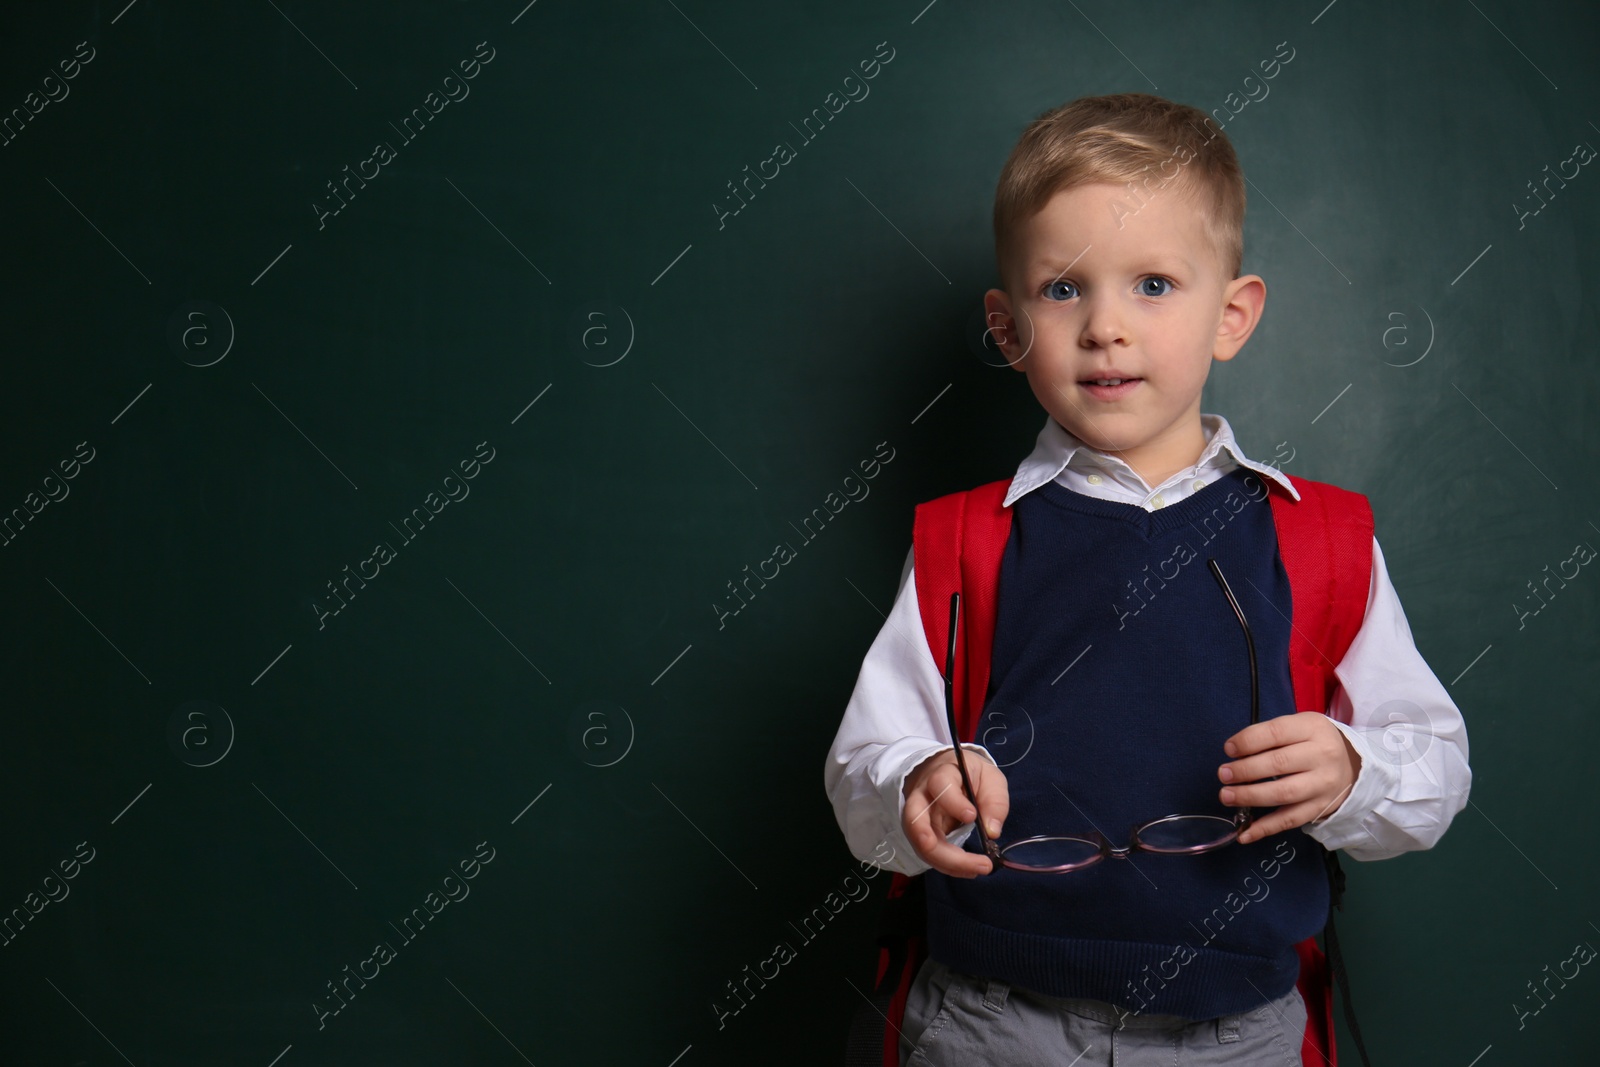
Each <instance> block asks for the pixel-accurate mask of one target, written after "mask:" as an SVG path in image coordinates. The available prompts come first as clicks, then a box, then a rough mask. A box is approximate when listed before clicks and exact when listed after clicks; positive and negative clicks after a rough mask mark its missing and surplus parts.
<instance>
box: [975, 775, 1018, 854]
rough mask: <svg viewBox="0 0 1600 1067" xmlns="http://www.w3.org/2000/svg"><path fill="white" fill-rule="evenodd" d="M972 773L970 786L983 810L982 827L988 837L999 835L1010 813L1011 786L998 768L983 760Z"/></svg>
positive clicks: (980, 808) (979, 806)
mask: <svg viewBox="0 0 1600 1067" xmlns="http://www.w3.org/2000/svg"><path fill="white" fill-rule="evenodd" d="M978 762H979V764H980V767H979V769H978V770H977V773H976V774H975V775H974V778H973V783H972V788H973V790H974V791H975V792H976V793H977V794H978V808H979V810H981V811H982V812H983V828H984V830H985V831H987V832H988V834H989V836H990V837H999V836H1000V831H1001V829H1002V828H1003V827H1004V826H1005V823H1006V817H1007V816H1009V815H1010V814H1011V787H1010V785H1009V784H1007V782H1006V776H1005V775H1004V774H1002V773H1001V772H1000V768H998V767H996V766H994V765H992V764H989V763H987V762H985V761H983V760H979V761H978Z"/></svg>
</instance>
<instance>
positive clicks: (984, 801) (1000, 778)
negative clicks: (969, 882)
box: [900, 748, 1011, 878]
mask: <svg viewBox="0 0 1600 1067" xmlns="http://www.w3.org/2000/svg"><path fill="white" fill-rule="evenodd" d="M961 755H962V758H963V759H964V761H965V762H966V765H967V774H968V776H970V777H971V779H972V791H973V793H974V795H976V796H977V798H978V805H979V807H981V808H982V810H983V826H984V829H985V830H986V831H988V834H989V836H990V837H991V838H998V837H999V836H1000V829H1001V827H1003V826H1004V825H1005V821H1006V815H1007V814H1009V813H1010V811H1011V793H1010V790H1009V789H1008V788H1007V786H1006V777H1005V775H1003V774H1001V773H1000V768H999V767H996V766H995V765H994V764H993V763H990V762H989V761H988V760H986V759H984V758H983V757H982V756H980V755H979V754H978V753H976V752H973V751H972V750H971V749H962V751H961ZM905 794H906V803H905V810H904V812H903V814H902V815H901V820H900V825H901V829H902V830H904V831H905V835H906V839H907V840H908V841H910V842H911V847H912V848H914V849H916V851H917V855H918V856H920V857H922V862H924V863H926V864H928V865H930V866H931V867H933V868H934V869H935V870H937V871H941V872H943V873H944V874H948V875H952V876H954V877H957V878H976V877H978V876H979V875H981V874H989V873H991V871H992V870H993V867H994V865H993V864H992V863H991V862H990V860H989V857H988V856H986V855H983V854H982V853H975V852H968V851H966V850H965V849H963V848H962V847H960V846H959V845H952V844H951V843H950V842H949V841H948V840H946V838H945V835H946V834H948V833H950V831H952V830H954V829H956V828H957V827H960V826H964V825H966V824H967V823H969V822H973V821H974V820H975V819H976V817H977V813H976V812H974V811H973V808H972V802H971V801H970V800H968V799H967V794H966V791H965V790H963V789H962V788H961V768H960V767H958V766H956V754H955V750H954V749H949V748H947V749H944V750H943V751H940V752H935V753H934V754H933V755H931V756H929V757H928V758H927V759H925V760H923V761H922V762H921V763H919V764H917V765H916V767H915V768H913V769H912V771H911V773H910V774H908V775H906V783H905ZM973 833H977V830H976V829H974V830H973Z"/></svg>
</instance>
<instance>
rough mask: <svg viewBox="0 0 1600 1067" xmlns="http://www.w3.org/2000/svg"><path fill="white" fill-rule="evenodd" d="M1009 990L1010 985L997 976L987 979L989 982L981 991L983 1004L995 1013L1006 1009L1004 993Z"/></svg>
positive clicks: (997, 1013)
mask: <svg viewBox="0 0 1600 1067" xmlns="http://www.w3.org/2000/svg"><path fill="white" fill-rule="evenodd" d="M1010 992H1011V987H1010V986H1009V985H1007V984H1006V983H1005V982H1002V981H1000V979H998V978H991V979H989V984H988V987H987V988H986V989H984V991H983V1006H984V1007H986V1008H988V1009H989V1010H990V1011H992V1012H994V1013H995V1014H996V1015H999V1014H1001V1013H1003V1012H1004V1011H1005V1010H1006V995H1007V994H1009V993H1010Z"/></svg>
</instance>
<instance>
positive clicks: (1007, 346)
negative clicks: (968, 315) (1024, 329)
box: [983, 289, 1031, 371]
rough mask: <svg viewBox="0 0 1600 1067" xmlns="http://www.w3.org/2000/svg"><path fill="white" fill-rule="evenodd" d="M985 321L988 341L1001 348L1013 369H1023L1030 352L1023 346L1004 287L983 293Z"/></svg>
mask: <svg viewBox="0 0 1600 1067" xmlns="http://www.w3.org/2000/svg"><path fill="white" fill-rule="evenodd" d="M983 323H984V327H985V328H986V329H987V330H988V343H989V344H992V345H994V347H995V348H996V349H998V350H999V352H1000V354H1001V355H1002V356H1004V357H1005V360H1006V362H1007V363H1009V364H1010V365H1011V369H1012V370H1014V371H1020V370H1022V369H1023V360H1024V359H1025V358H1026V357H1027V354H1028V352H1027V349H1026V348H1024V347H1023V345H1024V342H1023V339H1022V334H1021V331H1020V330H1019V329H1018V326H1019V324H1018V322H1017V320H1016V319H1015V318H1014V317H1013V316H1012V314H1011V298H1010V297H1009V296H1007V295H1006V291H1005V290H1004V289H990V290H989V291H988V292H986V293H984V294H983ZM1030 334H1031V331H1030ZM1030 341H1031V336H1030Z"/></svg>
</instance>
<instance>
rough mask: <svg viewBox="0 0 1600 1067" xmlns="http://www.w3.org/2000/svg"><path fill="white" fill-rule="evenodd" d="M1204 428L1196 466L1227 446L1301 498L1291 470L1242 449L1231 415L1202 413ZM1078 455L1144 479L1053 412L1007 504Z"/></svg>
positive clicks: (1210, 463)
mask: <svg viewBox="0 0 1600 1067" xmlns="http://www.w3.org/2000/svg"><path fill="white" fill-rule="evenodd" d="M1200 429H1201V432H1203V433H1204V434H1205V436H1206V447H1205V449H1204V450H1203V451H1202V452H1201V453H1200V458H1199V459H1198V460H1196V461H1195V464H1194V469H1195V470H1203V469H1205V468H1207V467H1215V466H1219V465H1221V464H1223V463H1224V462H1225V457H1224V456H1223V451H1224V450H1226V451H1227V453H1228V455H1229V456H1231V457H1232V459H1233V460H1234V461H1235V462H1236V463H1238V464H1239V466H1241V467H1248V468H1249V469H1250V470H1253V471H1256V472H1257V473H1259V474H1263V475H1265V476H1266V477H1268V478H1271V479H1272V480H1273V481H1275V482H1277V483H1278V484H1279V485H1281V486H1283V488H1284V489H1285V490H1287V491H1288V493H1289V496H1290V497H1291V498H1292V499H1294V500H1299V499H1300V493H1299V491H1298V490H1296V489H1295V487H1294V485H1293V484H1292V483H1291V482H1290V481H1289V476H1288V475H1287V474H1284V473H1283V472H1282V471H1280V470H1278V468H1276V467H1272V466H1268V465H1267V464H1265V463H1258V462H1257V461H1255V460H1253V459H1250V458H1249V457H1248V456H1246V455H1245V454H1244V452H1243V451H1241V450H1240V448H1239V444H1238V442H1236V441H1235V440H1234V439H1233V429H1232V427H1230V426H1229V425H1228V420H1227V419H1225V418H1223V417H1222V416H1221V415H1201V416H1200ZM1074 457H1077V460H1078V465H1082V464H1084V463H1089V464H1091V465H1094V466H1099V467H1104V468H1113V467H1114V468H1118V469H1120V470H1124V471H1127V472H1128V473H1129V474H1130V475H1132V477H1133V478H1134V480H1135V481H1139V480H1140V479H1139V477H1138V475H1137V474H1134V473H1133V468H1132V467H1129V466H1128V465H1127V463H1125V462H1124V461H1123V460H1122V459H1121V458H1119V457H1117V456H1113V455H1110V454H1108V453H1105V452H1102V451H1100V450H1099V449H1097V448H1094V447H1092V446H1090V445H1087V444H1085V443H1084V442H1083V440H1082V439H1081V438H1079V437H1078V436H1077V435H1075V434H1073V433H1072V432H1071V431H1069V430H1067V429H1066V428H1065V427H1064V426H1062V425H1061V424H1060V423H1058V422H1056V420H1055V418H1054V417H1053V416H1047V417H1046V418H1045V423H1044V429H1042V430H1040V431H1039V436H1038V439H1037V440H1036V441H1035V442H1034V446H1033V451H1032V452H1030V453H1029V454H1028V458H1027V459H1025V460H1023V461H1022V464H1021V465H1020V466H1019V467H1018V468H1017V473H1016V476H1015V477H1013V478H1012V479H1011V486H1010V488H1009V489H1007V490H1006V498H1005V500H1004V502H1003V506H1004V507H1010V506H1011V505H1012V504H1014V503H1016V501H1017V500H1018V499H1019V498H1020V497H1022V496H1024V495H1026V494H1028V493H1031V492H1033V491H1034V490H1035V489H1037V488H1039V487H1040V486H1041V485H1044V484H1045V483H1046V482H1052V481H1055V479H1056V477H1057V475H1059V474H1060V473H1061V472H1062V471H1063V470H1065V469H1066V467H1067V464H1068V463H1071V462H1072V461H1073V459H1074Z"/></svg>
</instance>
